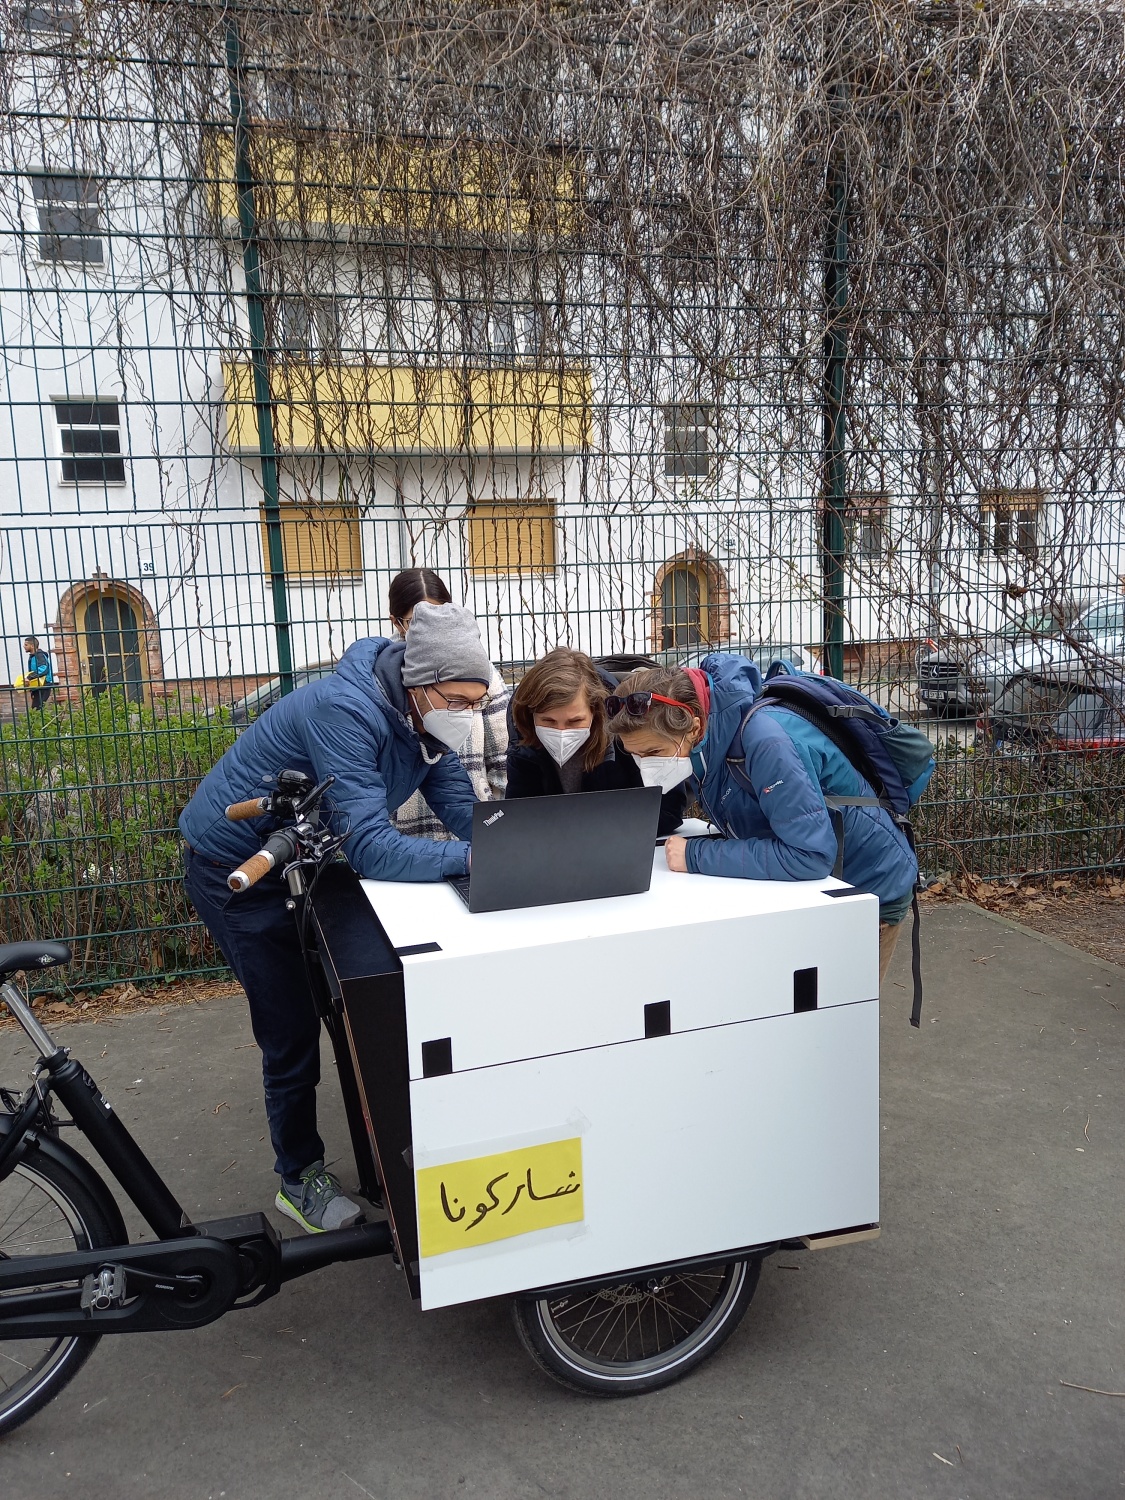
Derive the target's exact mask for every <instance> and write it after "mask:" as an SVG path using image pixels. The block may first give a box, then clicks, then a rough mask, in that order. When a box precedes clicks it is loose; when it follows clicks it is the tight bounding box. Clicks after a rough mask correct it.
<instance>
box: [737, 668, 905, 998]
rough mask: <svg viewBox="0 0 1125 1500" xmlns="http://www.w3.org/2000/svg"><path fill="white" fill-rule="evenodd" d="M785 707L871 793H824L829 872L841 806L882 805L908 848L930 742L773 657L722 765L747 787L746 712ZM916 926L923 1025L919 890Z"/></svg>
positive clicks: (839, 867)
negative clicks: (831, 833)
mask: <svg viewBox="0 0 1125 1500" xmlns="http://www.w3.org/2000/svg"><path fill="white" fill-rule="evenodd" d="M771 703H772V704H774V705H775V706H777V707H780V708H787V709H788V710H789V711H790V712H791V713H795V714H798V715H799V716H800V717H801V718H802V719H806V720H807V721H808V722H809V723H810V724H812V725H813V726H814V727H815V728H817V729H819V730H820V732H821V734H823V735H824V737H825V738H826V739H829V740H831V741H832V743H833V744H834V745H835V746H836V748H837V749H838V750H839V751H840V752H841V753H842V754H843V755H844V756H845V757H846V758H847V760H848V761H849V762H850V763H851V765H852V766H853V767H854V768H855V770H856V771H858V772H859V774H860V775H861V776H862V777H863V779H864V780H865V781H866V782H867V783H868V785H869V786H870V787H871V789H872V791H873V792H874V793H875V795H874V796H873V797H833V796H829V795H827V794H825V797H824V805H825V806H826V807H827V808H828V811H829V814H830V815H831V817H832V823H833V827H834V828H835V830H836V863H835V865H834V866H833V869H832V874H833V875H834V876H836V878H837V879H841V878H842V877H843V870H844V813H843V810H844V808H845V807H881V808H883V809H884V810H885V811H886V812H888V813H889V814H890V816H891V817H892V819H893V820H894V822H895V825H896V827H898V828H900V829H901V830H902V832H903V833H904V834H905V835H906V839H907V842H908V843H909V845H910V847H911V849H913V848H914V830H913V829H912V828H911V826H910V822H909V818H908V814H909V812H910V809H911V808H912V807H913V806H914V804H915V803H916V802H917V801H918V799H919V797H920V796H921V795H922V793H923V792H924V791H925V790H926V787H927V786H928V784H929V781H930V777H931V776H932V775H933V774H934V747H933V745H931V744H930V741H929V740H928V739H927V738H926V736H925V735H924V734H923V733H922V731H921V730H920V729H917V728H915V727H914V725H912V724H903V723H901V722H900V721H899V720H898V719H893V718H892V717H891V715H890V714H889V713H888V712H887V711H886V709H885V708H880V706H879V704H878V703H873V702H872V700H871V699H870V698H868V697H866V696H865V695H864V694H863V693H861V692H859V691H858V689H856V688H852V687H848V686H847V684H846V683H843V682H838V681H837V680H836V679H835V678H834V677H817V676H813V675H812V674H811V673H808V672H798V671H796V670H795V669H794V668H793V667H792V666H791V665H790V664H789V663H788V662H785V661H774V662H771V663H770V665H769V669H768V670H767V672H766V676H765V683H764V685H763V687H762V691H761V692H760V693H759V694H758V696H757V698H755V700H754V702H753V703H752V704H751V705H750V707H749V708H748V709H747V710H746V712H745V714H743V716H742V722H741V724H739V726H738V735H737V738H736V739H735V742H734V744H735V747H736V748H737V752H738V753H737V754H736V755H728V756H727V758H726V763H727V766H728V767H729V768H730V770H731V772H732V773H733V774H734V775H735V777H737V778H738V779H739V780H741V781H743V782H745V783H746V785H747V786H749V787H750V789H751V791H753V787H752V786H751V784H750V780H749V777H747V775H746V773H745V769H744V765H745V757H744V756H743V754H742V735H743V731H744V730H745V728H746V725H747V723H748V722H749V720H750V718H751V717H752V715H754V714H755V713H757V711H758V710H759V709H760V708H766V707H768V706H769V705H770V704H771ZM912 906H913V912H914V929H913V935H912V942H911V946H912V949H913V970H914V1005H913V1009H912V1010H911V1014H910V1024H911V1025H912V1026H919V1025H921V1019H922V971H921V952H920V948H919V931H918V923H919V913H918V893H917V888H916V889H915V892H914V900H913V903H912Z"/></svg>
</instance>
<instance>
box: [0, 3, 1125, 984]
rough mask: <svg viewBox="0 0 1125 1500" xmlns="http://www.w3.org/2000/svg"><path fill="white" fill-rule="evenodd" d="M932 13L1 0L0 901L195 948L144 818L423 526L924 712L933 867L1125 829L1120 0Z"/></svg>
mask: <svg viewBox="0 0 1125 1500" xmlns="http://www.w3.org/2000/svg"><path fill="white" fill-rule="evenodd" d="M954 11H955V8H951V7H940V6H939V7H928V8H927V9H926V12H925V14H924V15H923V14H922V12H921V11H920V9H919V8H918V7H909V6H895V5H889V4H888V5H882V4H879V5H872V6H870V7H869V8H868V9H867V10H866V11H864V12H863V14H862V15H859V14H858V13H857V12H856V10H855V8H854V7H851V8H848V7H844V8H837V7H834V6H831V5H825V4H820V5H812V4H810V5H804V6H803V5H793V6H789V7H784V6H772V7H760V8H759V7H756V6H753V5H750V6H742V7H738V8H737V9H736V10H735V9H731V10H726V9H723V8H722V7H687V8H680V7H675V6H669V5H656V4H647V3H646V4H644V5H640V6H638V5H631V6H625V5H620V6H619V5H615V4H614V5H608V4H607V5H606V6H604V7H602V8H598V7H583V8H580V9H574V10H572V9H571V8H568V7H563V6H550V7H544V6H529V7H527V8H525V9H521V8H520V7H519V6H517V7H515V8H509V9H507V10H505V11H503V12H501V11H493V10H490V9H488V8H481V7H474V6H471V5H465V4H458V5H457V6H455V7H452V8H446V7H441V6H436V5H433V4H427V5H424V6H421V7H414V8H413V9H412V10H410V11H406V10H403V11H401V12H400V11H398V10H396V9H395V8H394V7H393V6H384V7H381V8H380V7H363V8H358V9H357V10H356V11H355V12H354V13H353V12H351V11H350V10H348V9H347V8H346V7H328V8H324V7H321V6H319V5H316V4H309V5H284V6H283V5H279V4H277V5H275V4H272V3H271V4H260V5H254V6H251V5H239V6H232V5H226V6H223V5H210V4H205V3H186V0H183V3H164V4H131V3H123V4H121V5H120V6H116V7H99V6H95V5H93V4H89V5H87V4H80V3H73V4H72V3H68V0H57V3H52V4H48V5H37V6H29V5H14V4H10V3H9V4H6V5H4V6H2V7H0V12H2V14H0V24H2V25H3V28H4V31H3V48H2V53H0V62H2V78H0V81H2V85H3V90H4V102H5V105H6V107H7V115H6V120H7V123H6V127H5V131H4V134H3V148H4V150H3V158H2V161H0V339H2V342H3V346H4V352H5V363H4V376H5V384H4V387H3V390H2V392H0V641H2V643H3V651H4V657H3V660H0V681H2V682H6V683H10V684H11V686H10V687H7V688H5V687H3V686H0V856H2V861H3V862H2V866H0V936H2V937H3V938H14V937H17V936H23V935H30V934H32V933H48V932H49V933H54V934H59V935H62V936H66V937H69V938H72V939H75V940H77V942H78V952H79V954H80V956H81V958H82V961H83V963H82V968H81V970H80V972H79V974H78V976H76V977H75V981H74V982H75V983H96V982H102V981H108V980H112V979H119V978H132V977H138V976H150V975H157V974H172V973H180V972H186V971H193V970H198V969H200V968H206V967H208V966H211V965H214V964H215V963H216V961H217V959H216V955H215V954H214V953H213V951H211V950H210V949H209V948H208V946H207V943H206V940H205V936H204V934H202V933H201V931H200V930H199V929H198V927H196V926H195V925H194V924H193V921H192V917H191V913H190V911H189V910H188V908H187V905H186V902H185V898H184V896H183V894H182V890H181V887H180V885H179V878H178V871H179V849H178V844H177V835H176V833H175V823H176V817H177V815H178V812H179V810H180V809H181V807H182V806H183V803H184V801H185V800H186V799H187V797H188V796H189V795H190V793H191V790H192V787H193V786H194V784H195V782H196V781H197V780H198V778H199V777H200V776H201V775H202V774H203V772H204V771H205V770H206V769H207V768H208V766H209V765H210V764H211V763H212V761H213V760H214V759H215V758H216V757H217V756H218V755H219V754H220V753H221V751H222V750H223V749H224V748H225V747H226V746H227V745H228V744H230V743H231V741H232V739H233V737H234V735H235V734H236V733H237V731H238V729H239V728H240V727H241V725H242V724H243V723H245V722H246V721H247V720H248V718H249V717H251V716H253V714H254V713H256V712H259V711H261V710H262V708H263V706H264V705H265V704H266V703H268V702H269V701H270V699H271V698H272V697H273V696H276V695H277V694H278V693H279V692H282V691H286V690H288V689H290V688H291V687H298V686H300V684H301V683H302V682H303V681H305V680H307V678H308V676H309V675H310V674H315V673H316V672H318V671H320V670H323V669H325V668H330V666H331V664H332V662H334V661H335V660H337V659H338V657H339V656H340V654H341V653H342V651H343V650H344V649H345V648H346V647H347V646H348V645H349V644H350V643H351V642H352V641H354V640H355V639H357V638H358V637H360V636H363V635H365V634H372V633H377V634H383V633H387V632H388V630H389V618H388V614H387V607H386V591H387V585H388V583H389V581H390V579H391V578H392V577H393V576H394V574H395V573H396V572H397V571H398V570H399V569H400V568H402V567H408V566H418V565H425V566H429V567H433V568H434V569H436V570H437V571H438V572H439V573H440V574H441V575H442V576H443V577H444V578H445V579H446V581H447V583H448V585H449V587H450V590H451V592H452V594H453V596H454V598H456V599H459V600H464V602H466V603H467V604H468V605H469V606H470V607H471V608H473V609H474V611H475V612H476V614H477V615H478V618H479V619H480V621H481V624H482V630H483V631H484V633H485V635H486V638H487V641H488V645H489V649H490V651H491V653H492V655H493V658H494V660H495V661H496V662H497V663H498V665H499V666H500V667H501V669H502V670H503V671H504V672H505V674H506V675H507V676H509V677H510V678H514V677H516V676H517V675H518V674H519V672H520V670H522V668H523V667H524V666H525V665H526V664H527V663H529V662H530V661H531V660H533V659H534V658H535V657H536V656H537V655H539V654H541V653H542V652H543V651H544V650H546V649H548V648H550V647H551V646H553V645H556V644H559V643H562V642H566V643H570V644H573V645H576V646H579V647H581V648H583V649H586V650H588V651H590V652H591V653H592V654H594V655H605V654H611V653H618V652H623V651H624V652H640V653H646V654H654V653H655V654H660V653H666V655H667V659H686V658H688V657H691V656H693V655H694V656H698V654H700V653H701V652H702V651H703V650H704V649H706V648H707V647H711V648H714V649H719V650H742V651H747V652H750V653H751V654H753V655H754V656H755V657H757V658H759V659H766V658H768V657H770V656H772V655H775V654H776V655H784V656H797V657H799V659H800V660H802V661H804V662H807V663H811V664H816V665H820V666H823V667H824V668H826V669H828V670H832V671H835V672H837V673H840V674H842V675H844V676H845V677H847V678H848V679H849V680H850V681H853V682H855V683H857V684H858V685H859V686H861V687H862V688H863V689H864V690H865V691H868V692H870V693H871V694H872V695H873V696H874V697H876V698H877V699H878V700H879V701H880V702H882V703H884V704H885V705H886V706H887V707H888V708H890V709H891V711H892V712H894V713H896V714H900V715H904V716H908V717H913V716H918V717H924V718H925V722H926V723H927V724H928V725H929V726H930V731H931V735H932V737H933V738H934V739H935V741H937V742H938V743H939V751H940V753H939V768H938V773H937V776H936V777H935V780H934V782H933V784H932V787H931V790H930V793H929V794H928V796H927V798H926V800H925V802H924V804H923V806H922V808H921V810H920V815H919V819H918V829H919V835H920V843H921V857H922V862H923V865H924V866H925V868H926V869H927V871H928V872H930V873H937V872H939V871H945V870H954V871H956V870H959V869H962V868H963V869H966V870H969V871H972V872H973V873H975V874H978V875H983V876H985V877H989V878H995V877H1007V876H1012V875H1016V874H1021V873H1025V872H1033V873H1039V872H1058V873H1062V872H1073V871H1077V870H1101V869H1105V868H1108V867H1111V866H1113V865H1115V864H1119V863H1121V861H1122V860H1123V859H1125V811H1123V808H1125V798H1123V797H1122V795H1121V792H1122V780H1123V767H1125V755H1122V754H1121V748H1122V744H1123V743H1125V729H1122V730H1118V729H1117V728H1115V725H1119V724H1120V714H1119V713H1118V712H1117V706H1118V705H1119V702H1120V697H1119V686H1120V677H1121V671H1120V666H1121V663H1122V661H1123V660H1125V627H1123V626H1122V623H1121V613H1122V600H1123V593H1122V584H1123V578H1125V552H1123V545H1122V544H1123V531H1125V501H1123V498H1122V487H1121V473H1120V468H1121V465H1120V453H1121V451H1122V449H1121V444H1120V439H1119V433H1120V418H1121V405H1122V395H1123V393H1125V386H1123V382H1122V378H1121V373H1120V372H1121V369H1122V368H1125V364H1123V361H1122V352H1121V348H1120V345H1121V343H1122V339H1123V337H1125V334H1123V330H1125V315H1123V309H1125V291H1123V286H1125V282H1123V279H1122V273H1121V271H1120V268H1119V267H1118V265H1117V260H1116V258H1115V254H1114V252H1113V250H1112V246H1113V244H1114V243H1115V242H1116V241H1115V236H1116V237H1118V238H1119V235H1120V230H1121V228H1122V226H1123V224H1125V213H1123V211H1122V205H1121V203H1120V201H1119V197H1118V196H1117V194H1118V191H1119V188H1118V187H1115V186H1114V184H1115V183H1116V181H1117V178H1116V176H1115V175H1114V172H1113V171H1111V170H1110V168H1111V167H1112V165H1113V163H1114V162H1116V160H1117V156H1118V155H1119V142H1118V141H1117V136H1116V135H1115V133H1114V132H1115V131H1116V130H1118V126H1117V125H1116V124H1115V123H1114V122H1115V121H1117V120H1118V119H1119V118H1120V107H1119V106H1120V102H1121V97H1120V96H1121V66H1122V65H1121V57H1122V56H1125V51H1123V49H1122V47H1121V46H1120V40H1121V37H1120V30H1121V28H1120V25H1119V24H1118V21H1117V20H1115V19H1112V18H1109V17H1107V16H1105V15H1103V16H1101V18H1100V20H1099V22H1098V25H1097V26H1096V27H1093V28H1092V29H1091V28H1090V27H1088V26H1087V18H1085V16H1084V13H1083V12H1082V11H1081V9H1080V8H1079V9H1071V10H1068V12H1067V13H1066V16H1065V17H1064V18H1063V21H1065V25H1064V24H1063V21H1060V20H1059V19H1058V18H1052V17H1051V16H1049V15H1046V14H1042V15H1040V14H1034V13H1032V11H1031V9H1030V8H1028V7H1026V6H1023V7H1020V6H1013V5H1001V6H999V7H997V8H996V9H995V14H993V13H992V11H990V12H989V14H988V15H987V16H985V15H983V13H978V12H974V13H973V14H972V15H969V14H968V12H966V13H965V14H964V15H962V14H961V12H960V11H956V14H955V13H954ZM947 12H948V13H947ZM845 23H846V24H845ZM842 26H843V27H844V29H843V30H841V27H842ZM1115 28H1116V29H1115ZM611 38H612V40H611ZM990 48H991V50H990ZM896 49H897V50H896ZM892 54H893V55H894V56H895V57H897V58H898V61H899V63H900V64H901V66H900V67H898V66H896V67H891V66H890V63H889V62H888V58H889V57H891V56H892ZM927 70H928V71H927ZM1031 74H1034V75H1035V76H1036V78H1037V80H1038V86H1039V89H1040V97H1041V98H1042V99H1047V98H1048V97H1049V98H1050V99H1051V101H1052V108H1053V114H1052V111H1051V110H1048V109H1046V108H1045V107H1044V109H1043V110H1037V109H1036V108H1033V107H1032V105H1031V104H1029V103H1027V102H1026V101H1025V99H1024V97H1023V95H1021V92H1020V89H1019V87H1013V84H1014V83H1018V79H1019V78H1020V77H1026V76H1030V75H1031ZM942 80H944V81H945V84H946V85H948V87H946V88H944V91H943V87H939V84H940V83H941V81H942ZM970 84H971V85H972V87H968V85H970ZM1048 116H1050V119H1048ZM1051 121H1053V123H1051ZM1076 143H1078V144H1077V145H1076ZM1017 148H1018V149H1017ZM953 162H960V163H961V167H959V168H958V169H957V170H956V171H954V170H952V168H951V163H953ZM1076 163H1078V165H1075V164H1076ZM1021 164H1022V165H1021ZM1064 169H1065V170H1064ZM1021 172H1022V173H1023V174H1024V175H1023V176H1020V173H1021ZM1076 175H1078V176H1080V177H1082V184H1081V185H1080V186H1079V187H1077V188H1076V187H1075V186H1074V179H1075V176H1076ZM1099 611H1100V613H1099ZM1115 622H1116V623H1115ZM28 635H31V636H34V637H36V638H37V640H38V646H37V647H34V648H32V656H31V668H32V670H31V672H30V681H28V679H29V653H28V651H27V649H26V648H25V645H24V640H25V637H27V636H28ZM36 650H38V651H40V652H45V653H46V660H47V663H48V664H49V668H50V671H51V672H52V674H53V677H54V682H53V683H52V684H47V683H45V682H43V681H41V680H40V678H41V673H40V675H37V669H36V661H37V658H35V656H34V652H35V651H36ZM44 670H45V669H44ZM1021 673H1022V674H1023V676H1024V677H1031V678H1037V677H1044V676H1045V677H1046V678H1047V679H1048V680H1049V681H1061V682H1063V684H1064V686H1066V687H1067V689H1068V691H1070V694H1071V696H1070V698H1069V699H1068V700H1067V701H1066V702H1064V703H1062V704H1061V706H1060V705H1055V708H1056V709H1057V714H1056V718H1057V716H1058V714H1066V713H1071V715H1072V717H1073V715H1074V714H1075V713H1077V711H1078V710H1077V709H1075V708H1074V703H1075V702H1077V701H1078V699H1079V698H1081V699H1082V701H1083V702H1085V700H1086V699H1092V700H1096V702H1095V703H1094V704H1093V706H1090V704H1086V707H1085V708H1083V710H1082V711H1083V713H1085V714H1086V715H1087V719H1086V720H1085V721H1084V722H1085V724H1086V729H1085V730H1084V732H1083V733H1081V734H1075V735H1071V736H1070V738H1069V739H1067V738H1066V737H1065V736H1063V737H1062V739H1058V738H1056V740H1055V741H1052V742H1049V743H1037V744H1035V745H1034V746H1023V747H1019V746H1017V750H1018V753H1008V751H1010V749H1011V742H1009V744H1008V745H1007V746H1005V747H1002V749H1003V753H1001V750H998V749H997V748H996V747H995V746H994V743H993V740H992V738H991V737H990V736H989V735H988V734H987V733H986V734H985V737H984V740H983V743H980V744H977V743H975V740H976V738H977V736H976V733H975V729H974V722H975V719H976V717H977V715H978V714H980V713H982V712H984V711H986V709H987V708H988V705H989V704H990V702H991V701H992V700H993V699H995V698H996V697H997V695H999V694H1000V693H1001V692H1002V691H1003V690H1004V688H1005V685H1006V683H1007V682H1008V681H1009V680H1010V679H1011V678H1013V677H1018V676H1019V675H1020V674H1021ZM21 679H22V682H21ZM17 684H20V685H17ZM48 686H49V687H50V692H47V691H46V689H47V687H48ZM927 695H928V696H927ZM1115 695H1116V696H1115ZM1098 704H1100V705H1101V708H1098V706H1097V705H1098ZM934 710H942V711H943V712H944V711H945V710H949V711H950V716H948V717H941V718H938V717H936V716H934V713H933V711H934ZM1099 714H1100V717H1098V715H1099ZM1091 716H1092V717H1091ZM1095 720H1096V726H1095ZM252 790H253V789H250V788H248V789H247V791H248V793H249V792H250V791H252Z"/></svg>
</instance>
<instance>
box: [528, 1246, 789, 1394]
mask: <svg viewBox="0 0 1125 1500" xmlns="http://www.w3.org/2000/svg"><path fill="white" fill-rule="evenodd" d="M761 1269H762V1258H761V1256H760V1255H755V1256H751V1257H749V1258H748V1259H745V1260H732V1261H728V1262H727V1263H726V1264H725V1265H717V1266H703V1267H698V1266H685V1267H683V1268H682V1269H681V1270H672V1271H664V1272H660V1273H656V1274H650V1275H646V1276H643V1277H638V1278H637V1279H636V1280H635V1281H629V1282H606V1283H605V1284H604V1285H602V1286H583V1287H575V1288H572V1289H570V1290H566V1291H561V1292H556V1293H554V1294H553V1295H552V1296H548V1297H532V1296H526V1297H517V1298H516V1299H515V1301H514V1302H513V1304H512V1313H513V1317H514V1319H515V1324H516V1331H517V1333H518V1334H519V1337H520V1342H521V1343H522V1344H523V1346H524V1348H525V1349H526V1350H527V1352H528V1353H529V1354H530V1355H531V1357H532V1359H533V1360H534V1361H535V1363H536V1364H537V1365H538V1366H539V1368H540V1369H541V1370H545V1371H546V1373H547V1374H548V1375H550V1376H551V1377H552V1378H553V1379H555V1380H557V1381H559V1382H560V1384H562V1385H565V1386H569V1387H570V1389H571V1390H578V1391H587V1392H590V1393H591V1394H593V1395H598V1396H637V1395H641V1394H642V1393H643V1392H645V1391H655V1390H659V1388H660V1387H661V1386H665V1385H671V1384H672V1383H673V1381H676V1380H679V1379H681V1377H682V1376H684V1375H686V1374H687V1373H688V1372H689V1371H690V1370H694V1369H695V1367H696V1366H697V1365H700V1364H702V1363H703V1361H704V1360H705V1359H707V1358H708V1357H709V1356H710V1355H711V1354H714V1352H715V1350H716V1349H718V1348H719V1347H720V1345H722V1344H723V1343H725V1342H726V1340H727V1339H728V1338H729V1337H730V1335H731V1334H732V1333H733V1332H734V1330H735V1329H736V1328H737V1327H738V1324H739V1323H740V1322H741V1320H742V1315H743V1314H744V1313H745V1311H746V1309H747V1308H748V1307H749V1305H750V1299H751V1298H752V1297H753V1295H754V1292H755V1289H756V1288H757V1285H758V1276H759V1274H760V1272H761Z"/></svg>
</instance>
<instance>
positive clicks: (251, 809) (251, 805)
mask: <svg viewBox="0 0 1125 1500" xmlns="http://www.w3.org/2000/svg"><path fill="white" fill-rule="evenodd" d="M269 805H270V799H269V798H268V797H251V798H250V799H249V800H248V801H246V802H232V803H231V804H230V806H229V807H228V808H227V817H228V818H229V819H230V821H231V822H232V823H241V822H243V821H244V820H245V819H246V818H260V817H261V816H262V814H263V813H265V812H268V811H269Z"/></svg>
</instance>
